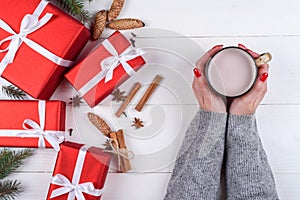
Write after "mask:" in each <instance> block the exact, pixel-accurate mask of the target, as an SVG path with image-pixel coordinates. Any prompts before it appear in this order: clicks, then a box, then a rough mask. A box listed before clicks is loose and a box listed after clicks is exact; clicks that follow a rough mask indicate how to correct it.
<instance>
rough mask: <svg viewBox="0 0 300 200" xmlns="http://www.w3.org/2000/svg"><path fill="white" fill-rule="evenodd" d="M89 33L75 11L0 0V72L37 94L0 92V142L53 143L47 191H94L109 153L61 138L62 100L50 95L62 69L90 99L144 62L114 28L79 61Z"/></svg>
mask: <svg viewBox="0 0 300 200" xmlns="http://www.w3.org/2000/svg"><path fill="white" fill-rule="evenodd" d="M89 38H90V32H89V30H88V29H87V28H86V27H85V26H84V25H82V24H81V23H79V22H78V21H76V20H75V19H74V18H72V17H71V16H69V15H68V14H66V13H65V12H63V11H62V10H60V9H59V8H57V7H56V6H54V5H52V4H51V3H49V2H47V1H43V0H42V1H41V0H10V1H3V2H1V3H0V45H1V46H0V73H1V77H2V78H4V79H6V80H7V81H9V82H11V83H13V84H14V85H16V86H17V87H19V88H20V89H22V90H23V91H25V92H26V93H27V94H29V95H30V96H31V97H33V98H35V99H37V100H32V101H31V100H24V101H17V100H0V110H1V111H0V115H1V120H0V146H2V147H32V148H38V147H39V148H54V149H55V150H56V151H59V153H58V155H57V160H56V165H55V169H54V172H53V179H52V182H51V185H50V189H49V193H48V196H47V199H54V200H55V199H91V200H92V199H100V196H101V194H102V192H103V191H102V188H103V186H104V182H105V179H106V175H107V172H108V168H109V163H110V157H111V155H110V154H109V153H106V152H104V151H103V150H102V149H100V148H96V147H90V148H88V147H87V146H85V145H84V144H77V143H72V142H67V141H65V138H64V132H65V118H66V117H65V116H66V104H65V102H62V101H59V100H49V99H50V97H51V96H52V94H53V93H54V91H55V89H56V88H57V87H58V85H59V84H60V82H61V81H62V79H63V78H64V77H65V78H66V79H67V80H68V81H69V82H70V83H71V84H72V85H73V86H74V88H75V89H76V90H77V91H78V92H79V94H80V95H81V96H82V97H83V98H84V99H85V100H86V102H87V103H88V105H89V106H90V107H94V106H96V105H97V104H99V103H100V102H101V101H102V100H103V99H104V98H105V97H106V96H108V95H109V94H110V93H111V92H112V90H113V89H114V88H115V87H117V86H118V85H120V84H121V83H122V82H124V81H125V80H126V79H128V77H129V76H131V75H132V74H133V73H134V72H135V71H136V70H138V69H139V68H140V67H141V66H142V65H143V64H145V61H144V59H143V58H142V57H141V54H142V52H141V51H139V50H138V49H135V48H133V47H132V46H131V45H130V42H129V41H128V40H127V39H126V38H125V37H124V36H123V35H122V34H121V33H120V32H118V31H116V32H115V33H114V34H112V35H111V36H110V37H109V38H108V39H106V40H105V41H104V42H103V43H102V44H100V45H99V46H98V47H97V48H96V49H95V50H94V51H93V52H92V53H90V54H89V55H88V56H87V57H86V58H84V59H83V60H82V61H80V62H78V63H76V64H75V63H74V62H73V61H74V60H75V59H76V58H77V57H78V55H79V54H80V52H81V50H82V49H83V47H84V46H85V45H86V44H87V42H88V41H89Z"/></svg>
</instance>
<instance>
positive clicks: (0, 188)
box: [0, 180, 23, 200]
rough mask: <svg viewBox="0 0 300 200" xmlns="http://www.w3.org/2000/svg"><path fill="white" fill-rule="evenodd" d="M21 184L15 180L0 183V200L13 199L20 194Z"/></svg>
mask: <svg viewBox="0 0 300 200" xmlns="http://www.w3.org/2000/svg"><path fill="white" fill-rule="evenodd" d="M22 190H23V189H22V187H21V183H20V182H18V181H17V180H5V181H3V182H0V200H12V199H15V197H17V196H18V195H20V193H21V192H22Z"/></svg>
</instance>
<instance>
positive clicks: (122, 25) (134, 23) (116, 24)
mask: <svg viewBox="0 0 300 200" xmlns="http://www.w3.org/2000/svg"><path fill="white" fill-rule="evenodd" d="M144 26H145V23H144V22H142V21H141V20H139V19H130V18H127V19H117V20H114V21H112V22H110V23H109V24H108V25H107V27H108V28H111V29H115V30H127V29H134V28H141V27H144Z"/></svg>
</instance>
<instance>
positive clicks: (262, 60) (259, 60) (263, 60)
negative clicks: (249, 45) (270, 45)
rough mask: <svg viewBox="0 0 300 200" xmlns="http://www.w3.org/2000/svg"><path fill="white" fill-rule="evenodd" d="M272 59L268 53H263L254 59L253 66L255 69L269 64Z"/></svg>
mask: <svg viewBox="0 0 300 200" xmlns="http://www.w3.org/2000/svg"><path fill="white" fill-rule="evenodd" d="M271 59H272V56H271V54H270V53H263V54H261V55H260V56H259V57H258V58H256V59H255V64H256V66H257V67H259V66H261V65H263V64H265V63H267V62H269V61H270V60H271Z"/></svg>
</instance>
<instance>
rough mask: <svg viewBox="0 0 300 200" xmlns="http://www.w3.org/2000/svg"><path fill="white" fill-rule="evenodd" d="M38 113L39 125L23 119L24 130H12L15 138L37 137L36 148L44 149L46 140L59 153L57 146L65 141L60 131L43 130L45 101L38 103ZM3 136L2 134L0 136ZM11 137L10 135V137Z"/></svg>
mask: <svg viewBox="0 0 300 200" xmlns="http://www.w3.org/2000/svg"><path fill="white" fill-rule="evenodd" d="M38 112H39V121H40V124H38V123H36V122H35V121H33V120H31V119H25V120H24V122H23V128H24V129H25V130H23V131H20V130H14V132H15V135H16V136H18V135H19V136H26V135H30V136H31V137H32V136H33V137H39V141H38V147H40V148H45V147H46V146H45V140H47V141H48V142H49V143H50V145H51V146H52V147H53V148H54V149H55V150H56V151H59V150H60V147H59V144H60V143H62V142H63V141H64V139H65V137H64V134H63V132H62V131H48V130H44V129H45V115H46V101H39V104H38ZM11 132H12V131H10V133H11ZM0 135H3V134H0ZM10 136H11V135H10Z"/></svg>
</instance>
